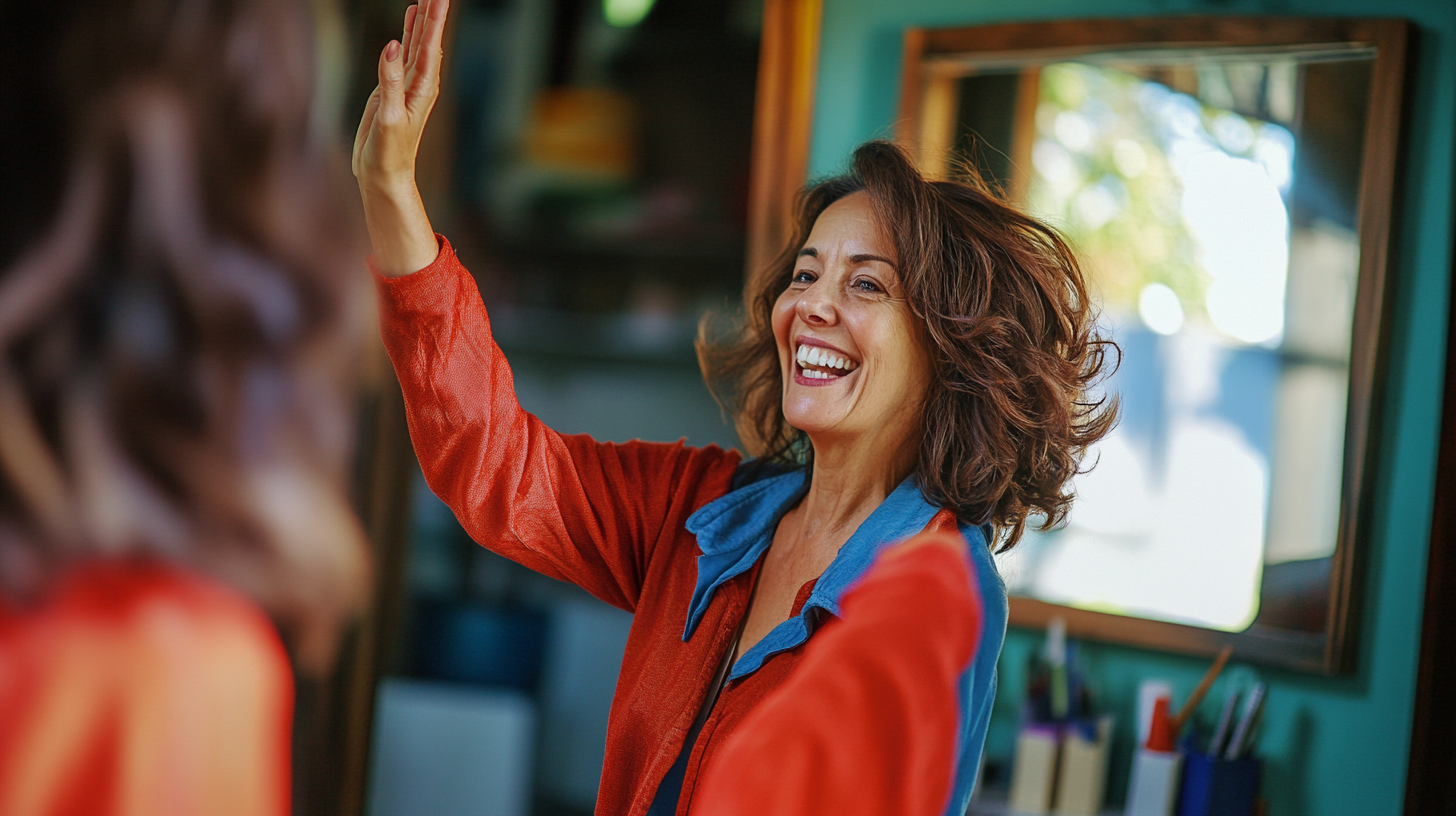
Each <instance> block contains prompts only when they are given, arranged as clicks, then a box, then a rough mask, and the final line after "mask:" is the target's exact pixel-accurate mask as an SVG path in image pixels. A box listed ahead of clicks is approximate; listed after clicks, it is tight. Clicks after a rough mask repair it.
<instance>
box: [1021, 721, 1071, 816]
mask: <svg viewBox="0 0 1456 816" xmlns="http://www.w3.org/2000/svg"><path fill="white" fill-rule="evenodd" d="M1061 747H1062V734H1061V729H1060V728H1058V727H1056V726H1054V725H1027V726H1025V727H1023V728H1022V729H1021V733H1020V734H1019V735H1018V736H1017V737H1016V759H1015V762H1014V763H1013V765H1012V767H1011V801H1010V802H1009V804H1010V806H1011V810H1012V811H1014V812H1016V813H1026V814H1041V813H1047V812H1049V811H1050V810H1051V808H1052V795H1053V794H1054V793H1055V792H1056V783H1057V757H1058V755H1059V754H1060V753H1061Z"/></svg>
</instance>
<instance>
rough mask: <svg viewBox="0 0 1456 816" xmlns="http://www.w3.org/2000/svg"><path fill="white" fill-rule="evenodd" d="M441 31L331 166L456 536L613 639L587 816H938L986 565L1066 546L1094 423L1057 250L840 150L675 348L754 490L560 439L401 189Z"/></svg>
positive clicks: (985, 195)
mask: <svg viewBox="0 0 1456 816" xmlns="http://www.w3.org/2000/svg"><path fill="white" fill-rule="evenodd" d="M447 6H448V0H426V2H425V3H424V4H423V5H422V6H421V7H418V8H417V7H414V6H411V7H410V8H409V9H408V10H407V11H406V12H405V22H404V35H403V36H402V37H401V39H400V40H399V41H392V42H390V43H389V44H388V45H386V46H385V48H384V50H383V53H382V54H381V55H380V60H379V88H378V89H377V90H376V91H375V93H374V95H373V96H372V97H371V99H370V102H369V104H368V105H367V106H366V108H365V113H364V117H363V119H362V121H361V123H360V126H359V131H358V135H357V137H356V139H355V149H354V172H355V175H356V176H357V177H358V179H359V187H360V190H361V193H362V195H363V201H364V212H365V218H366V220H367V222H368V227H369V233H370V237H371V240H372V242H373V247H374V254H373V256H372V260H371V265H372V267H373V271H374V273H375V282H376V286H377V288H378V291H379V297H380V314H381V321H382V333H383V336H384V343H385V347H386V348H387V349H388V351H389V354H390V357H391V359H392V360H393V362H394V367H395V371H396V373H397V374H398V375H399V379H400V384H401V386H402V387H403V390H404V396H405V406H406V415H407V417H408V419H409V425H410V434H411V438H412V440H413V442H414V446H415V452H416V454H417V455H418V457H419V460H420V464H421V466H422V467H423V470H424V475H425V479H426V480H427V482H428V483H429V485H430V487H431V489H433V490H434V491H435V492H436V493H437V494H438V495H439V496H440V497H441V498H442V499H444V500H445V502H446V503H447V504H449V505H450V507H451V508H452V509H453V510H454V511H455V514H456V516H457V517H458V518H459V519H460V521H461V523H462V524H463V525H464V527H465V529H466V530H467V531H468V532H469V533H470V534H471V535H472V536H473V537H474V538H475V539H476V540H477V541H478V542H480V543H481V544H483V545H484V546H486V547H489V548H491V549H492V550H495V551H496V552H498V553H501V554H502V555H505V556H506V557H509V558H512V559H514V560H516V561H518V562H520V563H522V564H525V565H526V566H528V567H531V568H532V569H536V570H538V571H540V572H542V573H545V574H547V575H550V576H553V577H555V578H559V579H562V580H567V581H571V582H573V583H576V584H578V585H579V586H581V587H583V588H585V589H586V590H588V591H589V592H591V593H593V594H594V595H596V596H597V597H598V598H601V599H602V600H604V601H606V602H608V603H611V604H613V605H615V606H618V607H620V608H622V609H625V610H628V611H630V612H632V613H633V615H634V617H633V622H632V630H631V633H630V635H629V636H628V640H627V648H626V653H625V655H624V657H623V660H622V669H621V672H620V674H619V675H618V681H617V688H616V693H615V697H614V699H613V703H612V710H611V714H610V717H609V720H608V730H607V744H606V757H605V761H604V767H603V769H602V781H601V787H600V789H599V791H598V795H597V812H598V813H602V814H614V815H615V814H628V816H642V815H643V814H648V816H671V814H678V815H679V816H681V814H685V813H689V812H694V813H704V812H716V813H732V812H735V811H736V812H740V813H748V812H759V811H762V810H769V811H771V812H781V813H794V812H799V813H820V812H834V813H845V814H850V813H865V814H872V813H879V814H897V816H919V815H920V814H924V816H934V814H937V813H942V812H943V813H946V814H955V815H956V816H959V814H961V813H964V812H965V809H966V805H967V803H968V801H969V799H970V795H971V790H972V788H973V786H974V784H975V778H976V772H977V768H978V766H979V760H980V754H981V749H982V746H983V744H984V741H985V737H986V729H987V725H988V723H989V720H990V714H991V706H992V702H993V701H994V698H995V689H996V674H995V672H996V661H997V657H998V655H999V653H1000V649H1001V642H1002V639H1003V637H1004V634H1005V626H1006V614H1007V604H1006V590H1005V587H1004V585H1003V584H1002V583H1001V581H1000V578H999V576H998V575H997V573H996V567H995V564H994V563H993V562H992V560H991V554H992V549H993V548H996V547H999V548H1000V549H1001V550H1003V551H1004V550H1005V549H1006V548H1009V547H1011V546H1014V545H1015V543H1016V542H1017V540H1018V539H1019V538H1020V536H1021V533H1022V531H1023V529H1024V527H1025V525H1026V522H1027V519H1028V517H1038V516H1039V517H1041V518H1042V519H1043V520H1044V521H1045V523H1046V524H1055V523H1057V522H1058V521H1060V520H1061V519H1062V518H1064V517H1065V515H1066V513H1067V510H1068V508H1069V507H1070V505H1071V501H1072V496H1071V492H1070V490H1069V488H1068V485H1067V483H1068V480H1069V479H1070V478H1071V477H1072V476H1073V475H1074V474H1075V473H1076V472H1077V471H1078V467H1079V463H1080V461H1081V458H1082V454H1083V451H1084V450H1085V449H1086V447H1087V446H1088V445H1090V444H1092V443H1093V442H1095V441H1096V440H1098V439H1099V438H1101V437H1102V436H1103V435H1104V434H1106V433H1107V431H1108V430H1109V429H1110V428H1111V426H1112V423H1113V421H1114V419H1115V416H1116V411H1115V407H1114V404H1112V403H1109V402H1107V401H1105V400H1101V399H1098V398H1096V397H1095V396H1090V397H1089V395H1088V389H1089V388H1090V387H1091V386H1092V385H1093V383H1094V382H1095V381H1096V380H1097V379H1098V378H1099V377H1100V376H1101V374H1102V373H1104V371H1105V367H1104V364H1103V362H1104V350H1105V349H1106V348H1107V347H1108V346H1109V343H1108V342H1107V341H1104V340H1103V339H1101V338H1100V337H1099V336H1098V335H1097V334H1096V331H1095V321H1094V319H1093V314H1092V310H1091V306H1090V304H1089V301H1088V297H1087V291H1086V287H1085V284H1084V282H1083V279H1082V275H1081V272H1080V269H1079V267H1078V264H1077V261H1076V258H1075V257H1074V256H1073V254H1072V252H1071V250H1070V249H1069V248H1068V247H1067V245H1066V243H1065V242H1064V241H1063V240H1062V239H1061V238H1060V237H1059V236H1058V235H1057V234H1056V232H1055V231H1054V230H1052V229H1050V228H1048V227H1046V226H1045V225H1043V224H1041V223H1039V222H1037V221H1036V220H1035V219H1032V218H1030V217H1028V216H1026V215H1025V214H1023V213H1021V212H1019V211H1017V210H1016V209H1014V208H1012V207H1010V206H1008V205H1007V204H1006V203H1005V202H1003V201H1001V200H1000V199H999V198H997V197H996V196H995V195H994V194H992V193H991V192H989V191H988V190H987V189H986V188H985V187H984V186H981V185H979V184H977V183H974V182H969V183H966V182H957V181H930V180H927V179H925V178H924V177H922V176H921V175H920V173H919V172H918V171H916V169H915V168H914V166H913V164H911V162H910V160H909V158H908V157H907V156H906V154H905V153H904V151H902V150H901V149H899V148H898V147H896V146H895V145H892V144H888V143H885V142H870V143H867V144H865V145H862V146H861V147H860V148H859V149H857V150H856V151H855V154H854V158H853V162H852V167H851V169H850V172H848V173H846V174H845V175H842V176H838V177H835V178H831V179H826V180H824V181H820V182H818V183H815V184H813V185H811V186H810V187H809V188H808V189H807V190H805V192H804V194H803V195H802V196H801V198H800V201H799V206H798V209H797V212H796V213H795V223H794V237H793V239H792V242H791V243H790V244H789V245H788V246H786V247H784V249H783V252H782V253H781V255H780V257H779V258H778V259H776V260H775V262H774V263H773V265H772V266H771V267H770V268H768V269H765V270H762V271H760V272H758V273H757V274H755V275H754V276H753V277H752V278H751V279H750V281H749V282H748V286H747V287H746V288H745V296H744V307H745V308H744V312H745V313H744V320H743V322H742V325H741V326H740V327H739V329H738V331H737V332H736V333H735V334H733V335H731V336H730V337H728V338H727V339H726V340H725V341H724V342H722V343H713V342H707V341H704V342H701V343H700V345H699V359H700V361H701V363H702V367H703V370H704V374H705V377H706V379H707V380H708V382H709V385H710V387H715V388H716V389H717V390H718V393H719V394H721V395H723V396H724V402H725V403H726V404H727V405H729V406H730V407H731V408H732V410H733V412H734V414H735V418H736V420H737V426H738V430H739V436H740V438H741V439H742V440H743V442H744V444H745V447H747V448H748V450H749V452H750V453H752V454H753V455H754V456H755V457H756V458H755V459H752V460H749V461H743V460H742V459H741V457H740V455H739V454H738V453H737V452H736V451H724V450H721V449H719V448H717V447H712V446H710V447H707V448H694V447H690V446H688V445H686V444H684V443H683V442H677V443H671V444H667V443H648V442H642V441H632V442H628V443H625V444H620V445H618V444H611V443H602V442H598V441H596V440H594V439H591V438H589V437H586V436H567V435H563V434H559V433H557V432H555V431H553V430H551V429H550V428H548V427H546V426H545V425H544V424H542V423H541V422H540V420H538V419H537V418H536V417H534V416H531V415H530V414H528V413H526V412H525V411H524V410H522V408H521V406H520V404H519V402H518V401H517V400H516V396H515V390H514V385H513V381H512V378H511V372H510V368H509V366H508V365H507V363H506V360H505V357H504V355H503V354H502V353H501V351H500V349H499V347H498V346H497V345H496V344H495V342H494V341H493V339H492V338H491V332H490V321H489V318H488V316H487V314H486V310H485V307H484V305H483V302H482V300H481V297H480V293H479V290H478V287H477V284H476V282H475V280H474V279H472V278H471V276H470V274H469V273H468V272H467V271H466V270H465V269H464V267H463V266H461V264H460V262H459V260H458V259H457V258H456V257H455V254H454V252H453V251H452V250H451V248H450V244H449V242H448V241H446V240H445V239H444V237H443V236H439V235H436V234H435V233H434V232H433V229H432V227H431V225H430V221H429V218H428V216H427V214H426V212H425V209H424V207H423V206H422V205H421V203H420V197H419V194H418V192H417V191H416V189H415V178H414V167H415V154H416V151H417V150H418V147H419V142H420V136H421V133H422V132H423V128H424V126H425V123H426V121H427V119H428V117H429V114H430V110H431V107H432V106H433V104H434V101H435V99H436V97H437V96H438V93H439V66H440V60H441V52H440V48H441V42H442V31H443V28H444V23H445V15H446V12H447ZM899 542H904V543H899ZM937 542H938V543H937ZM897 546H898V547H904V548H906V549H907V550H908V551H903V552H902V551H900V550H897V549H894V548H895V547H897ZM894 553H899V554H898V555H897V554H894ZM745 746H746V747H745ZM719 774H726V776H718V775H719ZM721 780H728V781H726V782H724V781H721ZM739 783H742V784H739ZM725 792H726V793H725ZM730 796H733V797H734V798H727V797H730ZM737 796H745V797H746V798H736V797H737Z"/></svg>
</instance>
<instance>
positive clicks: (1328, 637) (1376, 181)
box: [749, 0, 1410, 674]
mask: <svg viewBox="0 0 1456 816" xmlns="http://www.w3.org/2000/svg"><path fill="white" fill-rule="evenodd" d="M819 8H820V3H819V0H768V2H767V4H766V9H765V30H764V40H763V49H764V50H763V58H762V61H761V63H760V76H759V85H758V87H759V101H758V111H757V113H756V122H755V139H754V155H753V167H754V170H753V173H754V175H753V179H754V189H753V191H752V192H751V194H750V195H751V197H752V198H751V210H750V214H749V224H750V235H749V246H750V253H749V273H750V275H752V274H755V273H757V272H759V271H760V268H761V267H762V266H763V264H764V263H766V261H767V260H768V258H769V257H770V256H771V255H772V251H773V248H775V247H777V246H778V245H779V243H781V242H782V241H783V240H785V237H786V232H785V230H786V227H787V217H788V215H789V214H790V212H791V205H792V199H793V194H794V192H795V191H796V190H797V188H798V187H799V185H801V184H803V182H804V181H805V175H804V172H805V168H806V167H807V157H808V147H809V141H810V131H811V128H810V127H809V119H808V116H809V113H810V111H809V110H807V109H806V108H803V107H799V108H796V107H795V106H803V105H810V100H812V90H813V87H814V72H815V70H816V69H817V63H818V59H817V57H818V48H819V37H818V33H819V32H818V21H819ZM771 29H772V33H771ZM1409 31H1410V25H1409V23H1407V22H1406V21H1403V20H1381V19H1327V18H1311V19H1306V18H1287V17H1199V16H1187V17H1183V16H1174V17H1143V18H1132V19H1097V20H1053V21H1047V22H1035V23H1010V24H999V25H986V26H973V27H963V28H937V29H926V28H910V29H907V30H906V32H905V57H904V67H903V74H902V82H901V95H900V107H899V115H898V117H897V128H896V137H897V139H898V140H900V141H902V143H905V144H907V145H917V143H918V134H917V133H916V130H915V129H916V126H917V123H918V122H919V120H920V113H921V111H920V109H919V103H920V100H921V98H922V96H921V91H922V82H923V76H924V73H923V67H924V64H925V63H926V61H927V60H932V59H936V58H944V57H948V56H951V55H957V54H971V53H974V54H977V55H1003V56H1017V57H1023V58H1024V57H1027V56H1037V57H1046V58H1053V59H1056V58H1072V57H1075V56H1078V55H1081V54H1087V53H1091V52H1097V51H1104V50H1108V49H1109V48H1118V49H1120V50H1121V49H1137V48H1148V49H1152V48H1191V47H1220V48H1259V49H1263V48H1271V49H1272V48H1279V47H1309V46H1315V45H1338V44H1358V45H1361V46H1373V47H1374V48H1375V49H1376V57H1375V62H1374V66H1373V69H1372V77H1371V97H1370V106H1369V110H1368V113H1367V117H1366V122H1365V141H1364V144H1365V155H1364V156H1363V159H1362V165H1361V170H1360V195H1359V223H1358V232H1359V236H1360V272H1359V279H1358V283H1357V291H1356V306H1355V315H1354V326H1353V333H1352V347H1351V359H1350V385H1349V391H1348V394H1349V397H1348V404H1347V413H1346V432H1345V449H1344V457H1345V458H1344V478H1343V482H1342V488H1341V502H1340V520H1339V527H1338V530H1339V536H1338V541H1337V544H1336V547H1335V553H1334V557H1333V560H1332V563H1331V579H1330V587H1329V604H1328V612H1327V617H1326V623H1325V629H1324V631H1323V632H1320V633H1308V632H1294V631H1290V630H1282V629H1274V628H1269V627H1262V626H1260V625H1258V624H1257V623H1256V624H1255V625H1254V626H1252V627H1250V628H1249V629H1248V630H1246V631H1243V632H1237V633H1233V632H1221V631H1216V630H1212V629H1203V628H1199V627H1196V626H1187V625H1182V624H1175V623H1167V622H1163V621H1155V620H1148V619H1143V618H1135V617H1126V616H1122V615H1111V614H1106V613H1100V612H1091V611H1087V610H1082V609H1074V608H1071V607H1066V606H1060V605H1056V604H1051V603H1046V602H1042V601H1037V600H1033V599H1030V598H1023V597H1012V598H1011V599H1010V600H1011V616H1010V624H1011V625H1013V626H1021V627H1043V626H1045V625H1046V624H1047V622H1048V621H1049V620H1051V619H1052V618H1054V617H1061V618H1063V619H1065V620H1066V622H1067V630H1068V632H1069V633H1070V634H1072V635H1074V636H1076V637H1082V638H1087V639H1090V640H1098V641H1106V642H1113V643H1124V644H1129V645H1133V646H1138V647H1143V648H1149V649H1158V650H1162V651H1170V652H1181V653H1185V654H1194V655H1213V654H1216V653H1217V652H1218V651H1219V650H1220V649H1221V648H1222V647H1223V646H1225V645H1229V646H1232V647H1233V649H1234V655H1235V656H1236V657H1237V658H1238V659H1241V660H1245V661H1249V662H1253V663H1260V664H1264V665H1270V666H1278V667H1283V668H1288V669H1294V670H1298V671H1306V672H1315V673H1323V674H1343V673H1348V672H1351V671H1353V669H1354V665H1355V656H1356V652H1357V644H1356V641H1355V637H1356V633H1357V631H1358V629H1359V621H1360V611H1359V600H1360V589H1361V584H1362V582H1363V574H1364V571H1363V569H1362V568H1361V566H1362V561H1363V553H1364V551H1365V550H1366V549H1367V545H1366V543H1365V542H1366V540H1367V539H1368V536H1369V535H1370V531H1369V527H1370V521H1371V519H1370V505H1371V499H1372V497H1373V495H1374V475H1375V473H1374V470H1373V465H1374V463H1375V462H1376V461H1377V460H1376V455H1375V453H1376V447H1377V443H1378V438H1377V437H1378V434H1377V433H1376V430H1377V429H1378V425H1379V422H1380V418H1381V417H1380V414H1381V408H1382V405H1381V402H1380V399H1379V395H1380V394H1381V393H1382V390H1381V382H1382V373H1383V372H1382V369H1383V363H1384V354H1385V346H1386V342H1385V339H1386V336H1387V334H1388V333H1389V327H1388V325H1387V320H1386V312H1387V305H1388V304H1387V274H1386V267H1387V258H1388V254H1389V244H1390V227H1391V213H1392V207H1393V205H1394V198H1395V178H1396V169H1397V156H1398V155H1399V151H1398V146H1399V139H1400V125H1401V116H1402V113H1403V110H1404V105H1403V100H1404V96H1405V82H1404V78H1405V69H1406V60H1407V41H1408V38H1409ZM789 89H791V90H789ZM785 122H789V123H792V126H789V127H785V126H783V124H782V123H785Z"/></svg>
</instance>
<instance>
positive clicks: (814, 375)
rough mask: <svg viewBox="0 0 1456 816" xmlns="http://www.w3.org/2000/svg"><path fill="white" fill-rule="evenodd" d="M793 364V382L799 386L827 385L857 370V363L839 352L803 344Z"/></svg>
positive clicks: (800, 345)
mask: <svg viewBox="0 0 1456 816" xmlns="http://www.w3.org/2000/svg"><path fill="white" fill-rule="evenodd" d="M794 363H795V368H796V371H795V372H794V380H795V381H796V382H798V383H799V384H800V385H828V384H830V383H831V382H834V381H835V380H838V379H841V378H843V377H845V376H848V375H849V374H850V373H851V372H853V371H854V370H855V369H857V368H859V361H857V360H855V359H854V358H853V357H850V356H849V355H847V354H845V353H843V352H841V351H838V350H836V349H830V348H825V347H822V346H818V345H810V344H808V343H803V342H801V343H800V344H799V351H798V354H796V355H795V356H794Z"/></svg>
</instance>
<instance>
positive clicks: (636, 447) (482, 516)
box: [375, 237, 738, 611]
mask: <svg viewBox="0 0 1456 816" xmlns="http://www.w3.org/2000/svg"><path fill="white" fill-rule="evenodd" d="M375 280H376V283H377V285H378V289H379V310H380V322H381V327H382V334H383V336H384V345H385V348H386V349H387V350H388V351H389V357H390V359H391V361H393V363H394V370H395V373H396V374H397V375H398V376H399V382H400V386H401V388H402V389H403V391H404V400H405V412H406V416H407V418H408V420H409V428H410V439H411V440H412V441H413V442H414V447H415V454H416V456H418V457H419V460H420V466H421V467H422V468H423V470H424V475H425V481H426V482H428V483H429V485H430V489H431V490H433V491H435V494H436V495H438V496H439V497H440V498H441V499H442V500H444V502H445V503H446V504H448V505H449V506H450V508H451V509H452V510H454V511H455V516H456V518H458V519H459V520H460V523H461V525H462V526H464V528H465V530H466V531H467V532H468V533H470V535H471V537H473V538H474V539H475V540H476V541H478V542H479V543H481V544H483V545H485V546H486V547H488V548H490V549H491V550H494V551H495V552H498V553H500V554H501V555H504V556H505V557H507V558H510V559H512V560H514V561H517V562H519V563H521V564H524V565H525V566H527V567H530V568H531V569H534V570H536V571H538V572H541V573H544V574H546V575H549V576H551V577H553V578H558V579H561V580H565V581H571V582H572V583H575V584H577V585H579V586H581V587H582V588H584V589H586V590H587V591H588V592H591V593H592V594H593V595H596V596H597V597H598V598H601V599H602V600H604V601H606V602H608V603H610V604H612V605H614V606H618V607H621V608H623V609H626V610H628V611H632V610H634V609H635V608H636V605H637V598H638V595H639V593H640V592H641V589H642V582H643V579H644V577H645V575H646V572H647V567H648V564H649V562H650V561H651V559H652V556H653V553H654V552H655V551H656V548H657V547H658V545H659V544H664V545H665V546H666V545H670V543H671V542H673V541H674V539H675V538H676V536H677V532H678V530H679V529H680V528H681V527H682V525H683V523H684V522H685V521H686V520H687V517H688V516H689V515H691V514H692V512H693V511H694V510H696V509H697V508H699V507H701V506H702V505H704V504H706V503H707V502H709V501H711V500H712V499H715V498H717V497H718V496H721V495H722V494H723V493H725V492H727V490H728V485H729V482H730V480H731V479H732V475H733V470H734V468H735V467H737V465H738V454H737V453H736V452H734V451H724V450H722V449H720V448H718V447H716V446H710V447H707V448H690V447H688V446H686V445H684V444H682V443H681V442H678V443H675V444H661V443H646V442H639V441H632V442H628V443H626V444H621V445H615V444H611V443H598V442H596V441H595V440H593V439H591V438H590V437H587V436H563V435H561V434H558V433H556V432H555V431H553V430H551V429H550V428H548V427H546V426H545V425H544V424H543V423H542V422H541V421H540V420H539V419H537V418H536V417H534V416H532V415H531V414H528V413H526V412H525V411H524V410H522V408H521V405H520V403H519V402H518V401H517V400H516V392H515V384H514V382H513V380H512V378H511V370H510V367H509V366H508V365H507V363H506V360H505V357H504V355H502V354H501V351H500V348H499V347H498V346H497V345H496V343H495V341H494V339H492V337H491V331H490V321H489V319H488V318H487V317H486V312H485V304H484V303H482V302H481V299H480V292H479V290H478V289H477V288H476V284H475V280H474V279H473V278H472V277H471V276H470V273H468V272H467V271H466V270H465V268H464V267H463V266H461V264H460V261H459V260H458V259H456V257H455V252H454V250H453V249H451V247H450V243H449V242H448V241H446V240H445V239H444V238H443V237H441V238H440V254H439V256H438V257H437V258H436V259H435V262H434V263H432V264H431V265H430V266H428V267H425V268H424V269H422V270H420V271H419V272H415V273H414V274H411V275H405V276H403V277H397V278H385V277H383V276H380V275H378V274H377V272H376V275H375Z"/></svg>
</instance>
